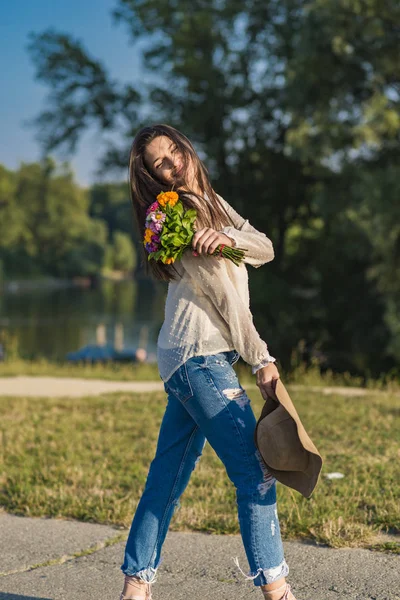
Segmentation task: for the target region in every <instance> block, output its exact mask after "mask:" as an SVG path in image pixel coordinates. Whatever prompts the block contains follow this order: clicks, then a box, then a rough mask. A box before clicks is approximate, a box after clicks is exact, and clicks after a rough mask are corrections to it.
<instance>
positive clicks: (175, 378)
mask: <svg viewBox="0 0 400 600" xmlns="http://www.w3.org/2000/svg"><path fill="white" fill-rule="evenodd" d="M164 389H165V391H166V392H167V393H169V392H170V393H171V394H173V395H174V396H176V397H177V398H178V400H179V401H180V402H187V400H189V398H191V397H192V396H193V391H192V386H191V385H190V381H189V377H188V374H187V370H186V364H185V363H184V364H183V365H181V366H180V367H179V368H178V369H177V370H176V371H175V373H173V374H172V375H171V377H170V378H169V379H168V381H167V382H166V383H165V384H164Z"/></svg>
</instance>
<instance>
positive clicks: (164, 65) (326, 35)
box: [30, 0, 400, 372]
mask: <svg viewBox="0 0 400 600" xmlns="http://www.w3.org/2000/svg"><path fill="white" fill-rule="evenodd" d="M114 17H115V19H116V20H117V21H118V22H119V23H121V24H123V25H125V26H127V28H128V31H129V33H130V35H131V37H132V38H133V40H134V41H139V42H141V43H142V45H143V43H144V50H143V65H144V69H145V70H146V72H147V73H148V74H150V75H151V77H148V78H147V84H146V85H144V84H143V82H142V81H141V82H140V85H139V84H137V85H136V87H134V86H133V85H125V86H124V85H120V86H118V84H117V83H116V82H114V81H112V80H111V78H110V77H109V75H108V74H107V72H106V70H105V68H104V67H103V66H102V65H101V64H100V63H99V62H98V61H95V60H94V59H93V58H91V57H90V56H89V55H88V53H87V52H85V50H84V48H83V46H82V44H81V43H80V42H77V41H76V40H73V39H72V38H71V37H70V36H67V35H65V34H60V33H57V32H55V31H46V32H44V33H42V34H39V35H34V36H33V38H32V43H31V46H30V49H31V52H32V56H33V58H34V61H35V64H36V66H37V76H38V78H39V79H40V80H42V81H44V82H46V83H47V84H48V85H49V86H50V88H51V89H52V90H53V92H52V95H51V96H50V99H49V105H50V109H49V110H47V111H45V112H44V113H42V115H40V116H39V119H38V121H37V123H38V124H39V125H40V130H41V132H42V141H43V145H44V146H43V147H44V150H46V151H49V150H53V149H55V148H57V147H58V146H59V145H61V144H64V143H66V142H69V143H70V144H71V147H73V145H74V144H75V143H76V141H77V139H78V135H79V133H80V132H83V129H84V127H86V126H88V125H89V124H92V125H93V124H96V125H97V126H99V127H100V128H101V129H102V130H110V129H113V128H115V127H116V117H117V115H118V116H119V117H121V116H122V117H123V118H125V119H126V127H125V131H124V133H125V137H126V145H123V146H122V147H121V148H119V147H112V148H111V149H110V150H109V151H108V152H106V154H105V156H104V158H103V161H102V165H101V168H102V169H104V168H106V167H108V168H111V167H112V166H117V167H118V166H119V167H123V168H124V169H125V168H126V161H127V156H128V147H129V144H130V143H131V140H132V137H133V135H134V133H135V132H136V130H137V129H138V128H139V127H140V126H141V125H142V124H144V123H148V122H149V121H150V122H151V121H153V120H154V115H155V114H156V115H157V120H158V121H161V120H164V121H168V122H170V123H171V124H172V125H175V126H177V127H178V128H179V129H182V130H183V131H184V132H185V133H186V134H187V135H188V136H189V137H191V138H192V139H193V140H194V141H195V143H196V145H197V148H198V150H199V153H200V154H201V155H202V156H203V157H204V158H206V162H207V164H208V165H209V169H210V172H211V175H212V177H213V181H214V184H215V187H216V188H217V189H218V191H220V192H221V193H222V195H225V196H226V197H227V199H228V200H229V201H230V202H231V203H232V204H233V205H234V206H235V207H236V208H237V209H238V210H239V212H240V211H245V213H246V216H247V218H249V219H250V220H251V222H252V223H254V224H255V225H256V226H258V228H259V229H261V230H263V231H265V232H266V233H267V234H268V235H269V237H271V239H272V240H273V242H274V246H275V248H276V259H275V261H274V262H273V263H272V264H271V266H270V267H269V268H268V269H265V270H263V272H262V273H257V274H254V278H253V281H254V282H255V283H256V284H257V290H258V293H256V294H254V298H255V302H254V303H253V307H254V310H255V313H256V315H259V318H260V319H262V315H263V314H265V312H266V311H265V293H264V288H265V286H267V288H268V289H269V295H268V297H269V298H270V299H271V302H272V304H271V305H269V306H268V311H269V314H270V315H277V314H280V320H279V322H278V321H276V325H275V323H274V322H272V323H273V324H272V327H275V328H276V329H275V331H274V332H273V338H274V339H275V340H276V347H277V349H278V352H277V353H278V354H280V353H279V343H280V340H282V339H284V343H283V344H282V347H281V348H282V354H283V355H282V354H281V358H282V359H283V362H285V361H286V362H287V361H288V360H289V356H290V349H291V348H292V347H293V346H295V345H296V343H297V342H298V341H299V339H303V338H305V339H307V341H308V342H309V345H310V346H311V347H317V348H319V349H321V350H322V351H325V352H326V353H327V354H328V363H329V361H330V362H331V364H332V363H335V364H336V365H337V364H338V361H337V360H336V359H335V358H334V357H335V353H336V356H337V353H338V350H339V349H340V348H343V346H342V341H341V340H340V339H339V337H338V336H337V335H336V333H335V326H334V323H335V322H336V323H337V322H339V323H344V322H345V323H346V327H347V329H346V338H347V342H348V343H347V344H346V347H345V349H343V353H342V354H341V358H340V361H339V362H340V364H341V365H344V364H347V365H348V366H349V368H350V369H352V370H354V371H357V372H360V371H361V372H365V370H366V368H367V367H370V368H372V369H375V372H377V371H378V370H379V369H380V368H383V367H384V366H385V367H387V363H386V362H384V361H381V362H379V360H377V358H376V352H375V351H374V349H373V348H372V346H373V344H372V343H371V341H375V342H376V341H378V340H379V342H382V340H384V339H387V342H386V346H387V348H386V349H387V351H388V352H389V353H390V352H392V350H390V348H393V347H395V346H396V347H397V342H396V343H395V346H393V344H392V342H391V341H390V339H389V336H386V334H387V318H386V321H385V317H384V314H385V310H386V314H388V313H387V310H388V309H387V308H386V309H385V306H384V305H385V302H384V301H383V299H382V298H381V297H380V295H379V293H377V292H378V289H377V285H378V280H377V279H376V278H371V277H369V274H370V273H371V268H372V269H373V268H374V267H375V266H377V262H378V264H379V263H380V264H382V259H381V258H380V257H379V253H378V254H377V252H375V251H374V252H372V251H371V244H373V242H371V236H370V235H369V234H368V232H367V231H366V228H365V224H363V223H362V222H359V221H358V218H357V211H358V209H359V206H360V204H359V202H360V198H359V193H358V192H357V191H356V189H355V187H354V184H355V183H356V182H357V181H358V176H357V174H356V172H355V171H356V169H360V170H362V171H363V172H368V170H371V172H374V173H376V177H377V179H376V180H375V179H374V181H375V182H376V185H379V183H378V182H379V170H384V169H385V166H386V164H387V163H388V162H391V161H392V162H394V161H395V160H396V158H397V159H398V150H399V144H398V138H399V130H400V118H399V89H400V82H399V70H398V42H399V32H400V6H399V4H398V3H397V2H395V1H394V0H385V1H384V2H382V1H379V2H378V0H362V1H360V0H311V2H304V1H301V0H286V1H285V2H277V1H276V0H269V1H268V0H267V1H266V2H259V1H258V0H249V1H248V2H246V3H245V4H243V3H242V2H235V1H230V2H224V1H222V2H221V1H219V0H218V1H217V0H201V1H200V0H193V2H191V3H190V5H188V4H187V3H186V2H183V0H177V1H176V2H175V1H174V2H172V1H171V0H144V1H140V2H139V1H138V0H119V1H118V2H116V9H115V11H114ZM382 172H383V171H382ZM370 183H371V182H370ZM376 185H375V186H374V187H375V188H376ZM364 189H365V188H364ZM395 191H396V190H395V189H394V187H393V185H392V186H390V187H389V189H387V190H386V197H387V199H388V202H392V203H393V202H395V201H396V197H395ZM367 194H368V191H367ZM375 209H376V207H375ZM377 210H378V212H379V213H381V212H382V210H381V207H378V208H377ZM354 211H355V213H356V214H354ZM378 218H379V217H378ZM379 222H380V224H381V226H382V228H386V229H385V233H383V237H385V238H387V237H390V229H391V225H390V219H386V218H385V217H383V218H382V219H381V220H380V221H379ZM338 244H340V245H338ZM355 244H357V252H354V245H355ZM339 251H340V252H339ZM381 251H382V248H381V250H380V251H379V252H381ZM376 261H377V262H376ZM338 265H339V266H340V269H339V268H338ZM343 274H345V276H343ZM356 276H357V277H356ZM271 280H273V281H274V282H275V285H276V287H275V288H274V289H273V290H272V289H271V286H270V283H269V282H270V281H271ZM355 280H358V281H359V286H358V287H356V288H353V287H352V286H351V284H352V283H353V282H354V281H355ZM350 289H351V290H353V289H354V292H353V291H352V292H351V294H353V293H355V292H356V290H357V289H362V292H363V295H362V299H363V301H362V302H361V304H360V303H359V302H354V301H353V302H351V301H350V300H351V298H350V296H351V294H350ZM278 290H279V293H277V292H278ZM380 293H382V292H380ZM384 294H386V292H384ZM307 295H308V296H307ZM282 297H284V298H287V299H288V301H287V305H286V304H284V303H283V302H282ZM310 297H312V302H311V303H310V302H307V301H306V298H308V300H309V299H310ZM301 298H302V300H301ZM330 298H347V301H346V302H342V303H341V302H336V303H331V302H329V301H327V299H330ZM391 302H393V297H392V296H391ZM371 315H372V316H373V319H374V330H375V333H374V336H373V339H372V338H371V339H370V340H366V341H367V342H369V344H368V343H367V344H366V347H365V348H364V349H362V346H363V344H365V337H364V338H363V336H362V335H361V334H363V333H365V329H366V328H365V323H366V322H368V318H371ZM361 316H362V318H361ZM389 320H390V319H389ZM261 322H262V323H263V328H262V329H261V333H265V335H266V336H267V335H269V334H270V331H271V320H269V322H268V324H267V323H266V322H264V321H261ZM279 323H285V324H287V326H288V329H285V331H284V332H283V333H282V332H281V331H280V329H279ZM293 324H295V326H294V327H293V326H292V325H293ZM392 334H393V335H398V333H397V334H396V332H395V331H394V329H393V328H392ZM363 339H364V341H359V340H363ZM383 343H384V342H383ZM335 349H336V350H335ZM360 353H361V354H362V358H361V359H360V357H359V356H360ZM392 355H393V352H392ZM393 356H394V355H393Z"/></svg>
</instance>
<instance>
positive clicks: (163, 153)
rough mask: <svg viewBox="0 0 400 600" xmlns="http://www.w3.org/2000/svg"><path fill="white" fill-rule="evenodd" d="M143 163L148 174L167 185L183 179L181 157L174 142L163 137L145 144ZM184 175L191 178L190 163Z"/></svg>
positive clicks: (191, 168)
mask: <svg viewBox="0 0 400 600" xmlns="http://www.w3.org/2000/svg"><path fill="white" fill-rule="evenodd" d="M144 162H145V165H146V167H147V169H148V170H149V171H150V173H152V174H153V175H154V176H155V177H156V178H157V179H159V180H161V181H163V182H165V183H167V184H173V183H175V182H176V181H178V180H179V181H182V180H184V179H185V172H184V168H183V157H182V155H181V153H180V152H179V151H178V149H177V148H176V145H175V142H173V141H172V140H171V139H170V138H169V137H167V136H165V135H160V136H158V137H156V138H154V139H153V140H152V141H151V142H149V143H148V144H147V146H146V150H145V153H144ZM186 175H189V177H190V176H191V177H193V165H192V163H191V161H189V164H188V168H187V173H186Z"/></svg>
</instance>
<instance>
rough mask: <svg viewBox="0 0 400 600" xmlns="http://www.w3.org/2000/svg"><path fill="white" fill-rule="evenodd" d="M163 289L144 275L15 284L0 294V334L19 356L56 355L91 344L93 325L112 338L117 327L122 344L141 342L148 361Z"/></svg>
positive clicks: (152, 354) (133, 346) (161, 308)
mask: <svg viewBox="0 0 400 600" xmlns="http://www.w3.org/2000/svg"><path fill="white" fill-rule="evenodd" d="M166 292H167V286H166V284H164V282H152V281H150V280H141V281H139V282H134V281H130V280H129V281H121V282H115V281H111V280H102V281H101V282H100V283H99V284H98V285H97V286H96V287H95V288H89V289H88V288H83V287H72V286H71V287H64V288H60V289H54V288H49V287H47V286H39V287H38V288H37V289H29V290H28V289H24V288H23V287H19V286H18V285H17V284H15V285H14V286H11V288H9V289H8V291H3V292H2V293H1V294H0V337H1V338H2V339H3V341H4V340H5V344H4V345H5V351H6V352H7V346H8V351H9V352H8V353H9V354H10V353H11V352H15V350H16V349H17V351H18V354H19V355H20V356H21V357H24V358H39V357H45V358H48V359H53V360H59V359H63V358H65V356H66V354H67V352H70V351H75V350H78V349H79V348H81V347H82V346H85V345H87V344H94V343H96V339H97V336H96V331H97V332H98V331H99V330H102V331H103V332H105V334H106V341H107V342H108V343H111V344H112V343H114V336H115V332H116V331H117V330H119V331H121V326H122V329H123V341H124V347H125V348H126V349H128V348H129V349H136V348H138V347H144V348H145V349H146V350H147V352H148V357H149V359H150V362H153V360H155V352H156V342H157V336H158V332H159V329H160V327H161V325H162V321H163V319H164V304H165V295H166ZM102 325H103V326H104V327H101V326H102ZM99 326H100V328H99Z"/></svg>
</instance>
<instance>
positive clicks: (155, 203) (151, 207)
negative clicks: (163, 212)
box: [146, 200, 159, 214]
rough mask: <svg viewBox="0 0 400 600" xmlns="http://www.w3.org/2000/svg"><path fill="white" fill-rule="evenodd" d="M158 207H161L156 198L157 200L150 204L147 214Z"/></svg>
mask: <svg viewBox="0 0 400 600" xmlns="http://www.w3.org/2000/svg"><path fill="white" fill-rule="evenodd" d="M158 209H159V206H158V202H157V200H156V201H155V202H153V204H150V206H149V208H148V209H147V211H146V214H149V213H150V212H153V211H156V210H158Z"/></svg>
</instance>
